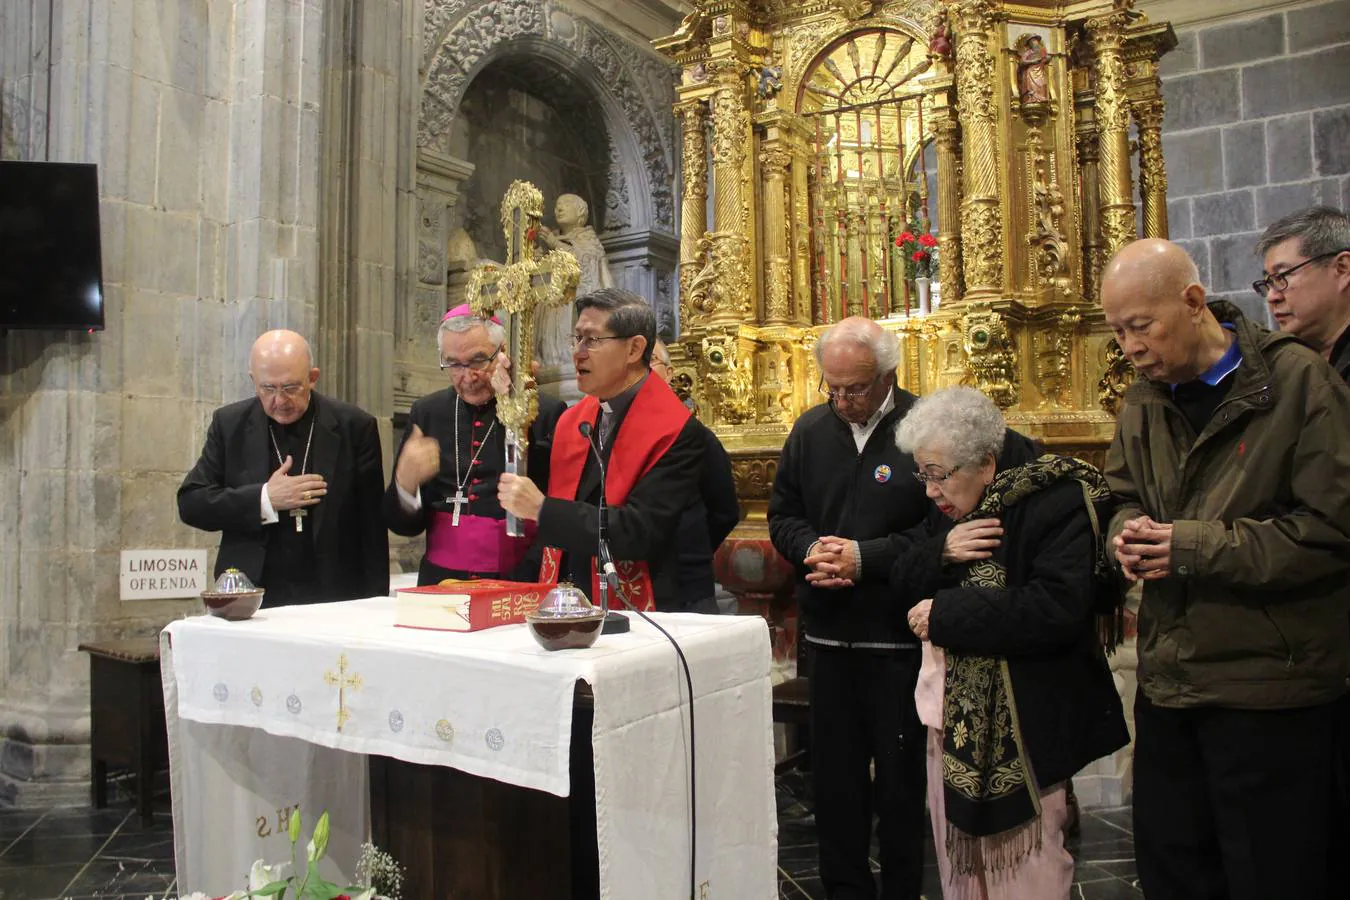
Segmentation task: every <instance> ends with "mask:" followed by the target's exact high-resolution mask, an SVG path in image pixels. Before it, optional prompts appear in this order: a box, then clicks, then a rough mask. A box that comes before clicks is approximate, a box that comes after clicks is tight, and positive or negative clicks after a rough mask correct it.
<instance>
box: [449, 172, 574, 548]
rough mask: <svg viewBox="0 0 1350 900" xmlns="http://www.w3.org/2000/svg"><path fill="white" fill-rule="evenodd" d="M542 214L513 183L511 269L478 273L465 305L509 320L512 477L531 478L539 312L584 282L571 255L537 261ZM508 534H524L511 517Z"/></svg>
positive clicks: (508, 209)
mask: <svg viewBox="0 0 1350 900" xmlns="http://www.w3.org/2000/svg"><path fill="white" fill-rule="evenodd" d="M543 214H544V195H543V194H542V193H540V192H539V188H537V187H535V186H534V185H532V184H530V183H529V182H528V181H513V182H512V183H511V187H510V188H509V189H508V190H507V192H506V196H505V197H503V198H502V230H503V232H504V233H505V234H506V265H504V266H499V265H496V264H489V265H485V266H480V267H479V268H476V269H474V270H473V271H472V272H471V273H470V274H469V283H468V284H467V285H466V286H465V288H464V295H465V296H464V299H465V301H466V302H467V303H468V304H469V308H470V309H472V310H473V312H474V315H477V316H482V317H484V318H486V317H488V316H491V315H493V314H494V313H497V312H502V313H506V314H507V315H508V316H509V317H510V319H509V321H510V324H509V326H508V328H507V351H506V352H507V355H508V356H510V357H511V386H510V389H509V391H508V392H507V393H506V394H499V395H498V396H497V418H498V419H499V420H501V423H502V426H503V427H504V428H505V429H506V467H505V471H507V472H509V473H511V474H513V475H524V474H526V471H525V451H526V450H528V449H529V447H528V443H529V429H530V423H531V422H533V421H534V417H535V416H537V415H538V414H539V392H538V390H537V389H536V388H535V385H534V377H533V375H531V373H530V368H531V365H530V364H531V363H532V362H533V361H534V330H535V325H536V324H537V322H536V319H537V315H538V310H539V307H541V306H562V305H563V304H565V303H568V302H570V301H571V300H572V298H573V297H574V296H575V295H576V290H577V284H578V283H579V282H580V281H581V267H580V266H579V265H578V264H577V260H576V257H574V256H573V255H572V254H571V253H568V252H567V251H566V250H552V251H550V252H548V253H546V254H544V255H543V256H542V257H539V258H536V256H535V239H536V237H537V236H538V234H539V220H540V219H541V218H543ZM506 533H507V534H509V535H511V536H512V537H520V536H521V535H522V534H524V531H523V530H522V528H521V527H520V523H519V522H518V521H517V520H516V517H515V516H513V515H511V514H510V513H508V514H507V516H506Z"/></svg>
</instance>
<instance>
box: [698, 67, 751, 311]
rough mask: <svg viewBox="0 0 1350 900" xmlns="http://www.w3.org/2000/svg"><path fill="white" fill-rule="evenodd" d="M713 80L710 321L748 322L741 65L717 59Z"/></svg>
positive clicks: (747, 141) (746, 132)
mask: <svg viewBox="0 0 1350 900" xmlns="http://www.w3.org/2000/svg"><path fill="white" fill-rule="evenodd" d="M710 68H711V67H710ZM716 80H717V89H716V92H715V93H714V94H713V105H712V160H713V231H712V234H711V235H709V239H710V241H711V248H710V251H711V253H712V259H713V270H714V272H715V273H716V278H717V282H718V284H717V293H718V298H719V299H718V302H717V304H716V306H715V307H714V309H713V310H712V316H711V320H712V321H713V322H717V323H723V324H732V323H737V322H748V321H750V317H751V310H752V301H753V299H754V298H753V296H752V290H751V279H750V241H749V239H748V238H747V237H746V234H745V232H746V227H745V226H746V222H745V199H744V198H745V190H746V188H747V187H748V184H747V182H748V179H747V177H746V164H747V162H748V161H749V156H748V155H747V153H746V150H747V148H749V147H751V146H753V142H754V138H753V135H752V133H751V131H750V111H749V110H748V109H747V107H746V91H745V80H744V75H743V66H742V64H741V63H740V62H739V61H737V60H735V59H726V60H722V61H721V62H720V63H719V64H718V66H717V72H716Z"/></svg>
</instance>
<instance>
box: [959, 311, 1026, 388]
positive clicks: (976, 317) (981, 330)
mask: <svg viewBox="0 0 1350 900" xmlns="http://www.w3.org/2000/svg"><path fill="white" fill-rule="evenodd" d="M961 334H962V344H963V349H964V350H965V352H966V359H967V363H966V364H967V366H969V368H970V371H971V373H972V374H973V375H974V376H975V386H976V387H977V388H979V389H980V390H981V391H983V392H984V393H985V394H987V395H988V396H989V399H991V400H993V401H994V403H996V404H997V405H998V407H999V409H1008V408H1010V407H1012V406H1016V405H1017V402H1018V400H1020V399H1021V393H1022V389H1021V386H1020V385H1019V384H1018V378H1017V355H1016V352H1015V351H1014V350H1013V343H1012V337H1011V336H1010V335H1009V333H1008V326H1007V323H1006V322H1005V321H1004V319H1003V316H1002V315H1000V314H999V313H996V312H994V311H993V310H992V309H991V308H990V307H989V304H988V303H987V302H974V303H971V304H970V305H969V308H968V311H967V312H966V314H965V315H964V316H963V317H962V320H961Z"/></svg>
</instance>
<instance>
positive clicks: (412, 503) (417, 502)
mask: <svg viewBox="0 0 1350 900" xmlns="http://www.w3.org/2000/svg"><path fill="white" fill-rule="evenodd" d="M394 488H395V490H397V491H398V503H399V505H400V506H402V507H403V511H404V512H408V513H415V512H419V511H420V510H421V509H422V489H421V488H418V489H417V493H416V494H410V493H408V492H407V491H405V490H404V489H403V485H401V484H399V483H398V480H397V479H395V480H394Z"/></svg>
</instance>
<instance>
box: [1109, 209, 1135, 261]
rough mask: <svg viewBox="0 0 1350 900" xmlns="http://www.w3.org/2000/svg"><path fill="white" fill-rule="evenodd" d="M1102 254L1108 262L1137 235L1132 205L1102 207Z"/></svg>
mask: <svg viewBox="0 0 1350 900" xmlns="http://www.w3.org/2000/svg"><path fill="white" fill-rule="evenodd" d="M1101 223H1102V253H1103V254H1104V256H1105V258H1106V259H1107V260H1109V259H1110V258H1111V257H1112V256H1114V255H1115V254H1116V251H1118V250H1120V248H1121V247H1124V246H1125V245H1126V244H1128V243H1129V242H1130V241H1132V240H1134V239H1135V237H1136V234H1137V231H1136V223H1135V218H1134V204H1132V203H1131V204H1129V205H1116V206H1107V207H1103V208H1102V211H1101Z"/></svg>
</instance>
